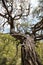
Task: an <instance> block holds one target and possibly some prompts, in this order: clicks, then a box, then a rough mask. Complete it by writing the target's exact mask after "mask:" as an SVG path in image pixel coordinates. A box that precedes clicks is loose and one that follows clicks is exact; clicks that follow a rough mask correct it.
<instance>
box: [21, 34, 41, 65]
mask: <svg viewBox="0 0 43 65" xmlns="http://www.w3.org/2000/svg"><path fill="white" fill-rule="evenodd" d="M21 58H22V65H41V63H40V60H39V59H38V55H37V54H36V52H35V45H34V38H32V37H31V36H29V35H26V39H24V41H23V44H22V47H21Z"/></svg>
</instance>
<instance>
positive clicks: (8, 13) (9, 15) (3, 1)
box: [2, 0, 11, 17]
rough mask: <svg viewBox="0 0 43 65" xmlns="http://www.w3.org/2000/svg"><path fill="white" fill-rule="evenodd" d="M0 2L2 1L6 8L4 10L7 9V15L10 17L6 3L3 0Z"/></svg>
mask: <svg viewBox="0 0 43 65" xmlns="http://www.w3.org/2000/svg"><path fill="white" fill-rule="evenodd" d="M2 3H3V5H4V8H5V9H6V11H7V13H8V15H9V17H11V15H10V13H9V11H8V8H7V6H6V4H5V0H2Z"/></svg>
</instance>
